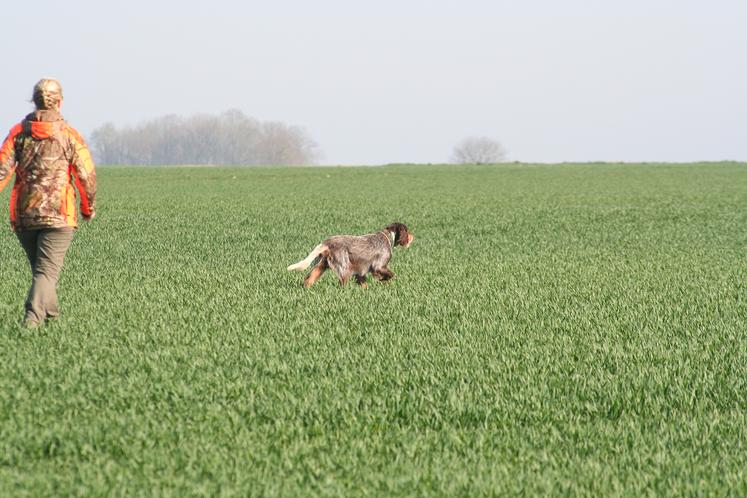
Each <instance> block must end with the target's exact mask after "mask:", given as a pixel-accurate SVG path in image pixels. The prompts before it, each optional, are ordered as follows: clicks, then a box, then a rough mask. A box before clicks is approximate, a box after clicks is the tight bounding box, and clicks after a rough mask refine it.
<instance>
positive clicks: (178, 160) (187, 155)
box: [91, 109, 318, 165]
mask: <svg viewBox="0 0 747 498" xmlns="http://www.w3.org/2000/svg"><path fill="white" fill-rule="evenodd" d="M91 141H92V144H93V149H94V156H95V158H96V161H97V162H99V163H102V164H144V165H158V164H225V165H258V164H261V165H280V164H283V165H304V164H313V163H314V161H315V160H316V159H317V157H318V153H317V144H316V143H315V142H314V140H312V138H311V136H310V135H309V134H308V133H307V132H306V130H304V129H303V128H300V127H298V126H289V125H287V124H285V123H282V122H275V121H269V122H264V123H263V122H260V121H257V120H256V119H254V118H250V117H248V116H246V115H244V113H242V112H241V111H238V110H236V109H231V110H228V111H226V112H224V113H222V114H220V115H217V116H216V115H210V114H197V115H194V116H190V117H187V118H183V117H180V116H175V115H169V116H162V117H160V118H156V119H153V120H150V121H146V122H144V123H141V124H139V125H137V126H135V127H132V128H120V129H117V128H116V127H115V126H114V125H112V124H110V123H107V124H105V125H103V126H101V127H100V128H98V129H96V130H94V132H93V133H92V135H91Z"/></svg>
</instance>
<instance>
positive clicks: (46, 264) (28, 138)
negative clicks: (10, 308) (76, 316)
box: [0, 78, 96, 328]
mask: <svg viewBox="0 0 747 498" xmlns="http://www.w3.org/2000/svg"><path fill="white" fill-rule="evenodd" d="M32 100H33V102H34V106H35V107H36V110H35V111H34V112H32V113H31V114H29V115H28V116H26V118H25V119H24V120H23V121H21V122H20V123H18V124H17V125H15V126H13V128H11V130H10V133H9V134H8V137H7V138H6V139H5V141H4V142H3V144H2V146H0V191H2V190H3V188H5V186H6V185H7V184H8V182H9V181H10V179H11V177H12V176H13V173H15V183H14V184H13V190H12V191H11V194H10V224H11V227H12V228H13V230H14V231H15V233H16V236H17V237H18V240H19V241H20V243H21V246H22V247H23V250H24V251H25V252H26V256H27V257H28V260H29V264H30V265H31V273H32V282H31V288H30V289H29V293H28V296H27V298H26V303H25V315H24V319H23V324H24V325H25V326H26V327H29V328H34V327H36V326H38V325H40V324H43V323H44V321H45V320H48V319H54V318H57V317H58V316H59V314H60V310H59V305H58V302H57V281H58V280H59V277H60V271H61V270H62V264H63V262H64V259H65V253H66V252H67V249H68V248H69V247H70V243H71V242H72V240H73V234H74V232H75V229H76V228H77V226H78V221H77V217H78V216H77V208H76V206H75V197H76V196H75V188H74V186H73V185H75V187H77V189H78V192H79V193H80V212H81V215H82V216H83V219H84V220H91V219H93V218H94V216H96V209H95V201H96V170H95V167H94V164H93V160H92V159H91V153H90V152H89V150H88V147H87V146H86V143H85V141H84V140H83V138H82V137H81V135H80V133H78V132H77V131H76V130H75V129H74V128H73V127H72V126H70V125H69V124H67V122H65V120H64V119H63V118H62V115H61V114H60V108H61V106H62V86H61V85H60V82H59V81H57V80H55V79H52V78H44V79H41V80H39V82H38V83H37V84H36V85H34V92H33V97H32Z"/></svg>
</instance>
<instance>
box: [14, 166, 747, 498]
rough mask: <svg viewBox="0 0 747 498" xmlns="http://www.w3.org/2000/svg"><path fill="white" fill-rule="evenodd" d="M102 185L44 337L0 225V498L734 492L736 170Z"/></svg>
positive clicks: (387, 172)
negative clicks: (57, 312) (314, 266)
mask: <svg viewBox="0 0 747 498" xmlns="http://www.w3.org/2000/svg"><path fill="white" fill-rule="evenodd" d="M98 172H99V185H100V186H99V195H98V213H97V214H98V216H97V218H96V219H95V220H94V221H93V222H92V223H90V224H84V225H82V226H81V228H80V229H79V230H78V233H77V234H76V238H75V240H74V242H73V246H72V247H71V249H70V251H69V252H68V256H67V260H66V263H65V268H64V270H63V273H62V278H61V280H60V285H59V294H60V301H61V308H62V313H63V316H62V318H61V319H60V320H59V321H58V322H56V323H51V324H49V325H47V326H45V327H43V328H40V329H38V330H33V331H28V330H24V329H22V328H21V327H20V326H19V324H20V321H21V318H22V314H23V300H24V298H25V295H26V291H27V289H28V285H29V283H30V272H29V269H28V267H27V262H26V260H25V258H24V255H23V253H22V250H21V247H20V245H19V244H18V242H17V240H16V239H15V236H14V235H13V233H12V232H10V229H9V228H6V229H4V230H2V231H1V232H0V254H2V263H1V267H2V284H0V329H1V330H2V332H1V333H0V495H2V496H33V497H36V496H69V495H76V496H162V497H164V496H340V497H350V496H371V497H379V496H449V497H451V496H468V497H472V496H538V495H553V496H557V495H560V496H566V495H568V496H594V497H596V496H745V495H747V165H745V164H740V163H708V164H562V165H527V164H509V165H500V166H464V167H458V166H426V165H420V166H416V165H413V166H407V165H396V166H385V167H376V168H350V167H337V168H322V167H318V168H168V167H163V168H143V167H141V168H134V167H133V168H119V167H116V168H115V167H100V168H99V170H98ZM8 190H9V189H6V191H4V192H3V193H2V195H0V203H1V204H2V207H1V208H0V220H1V222H2V223H3V224H4V225H5V226H6V227H7V226H8V225H7V223H8V197H9V192H8ZM392 221H402V222H404V223H406V224H408V225H409V227H410V229H411V230H412V232H413V233H414V235H415V240H414V242H413V244H412V246H411V247H410V248H409V249H403V248H397V249H396V250H395V254H394V257H393V259H392V262H391V264H390V267H391V269H392V270H393V271H394V272H395V273H396V277H395V279H394V281H392V282H391V283H388V284H381V283H379V282H373V281H372V282H371V283H370V285H369V287H368V289H363V288H360V287H357V286H356V285H354V283H352V282H351V283H350V284H349V285H348V286H347V287H344V288H341V287H340V286H339V285H338V282H337V280H336V278H335V276H334V275H333V274H332V273H328V274H326V275H324V277H323V278H322V279H321V280H320V281H319V283H318V284H317V285H316V286H314V287H312V288H311V289H310V290H304V289H303V288H302V287H301V283H302V280H303V274H302V273H299V272H294V273H290V272H288V271H286V266H287V265H289V264H291V263H294V262H296V261H298V260H300V259H302V258H303V257H305V256H306V255H307V254H308V252H309V251H310V250H311V249H312V248H313V247H314V246H315V245H316V244H318V243H319V242H320V241H321V240H323V239H324V238H326V237H327V236H329V235H333V234H364V233H369V232H373V231H376V230H379V229H381V228H383V227H384V226H386V225H387V224H389V223H390V222H392Z"/></svg>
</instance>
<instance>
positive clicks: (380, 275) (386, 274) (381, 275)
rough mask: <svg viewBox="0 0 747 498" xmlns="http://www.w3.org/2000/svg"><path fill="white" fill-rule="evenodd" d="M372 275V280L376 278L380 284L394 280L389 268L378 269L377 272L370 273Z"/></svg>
mask: <svg viewBox="0 0 747 498" xmlns="http://www.w3.org/2000/svg"><path fill="white" fill-rule="evenodd" d="M372 275H373V276H374V278H377V279H379V280H381V281H382V282H387V281H389V280H391V279H393V278H394V272H392V270H390V269H389V268H379V269H378V270H374V271H373V272H372Z"/></svg>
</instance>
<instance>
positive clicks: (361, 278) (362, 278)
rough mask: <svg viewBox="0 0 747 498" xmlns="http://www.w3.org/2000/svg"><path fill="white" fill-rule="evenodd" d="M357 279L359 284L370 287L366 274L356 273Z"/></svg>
mask: <svg viewBox="0 0 747 498" xmlns="http://www.w3.org/2000/svg"><path fill="white" fill-rule="evenodd" d="M355 281H356V282H357V283H358V285H360V286H361V287H363V288H364V289H365V288H366V287H368V284H367V283H366V276H365V275H356V276H355Z"/></svg>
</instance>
